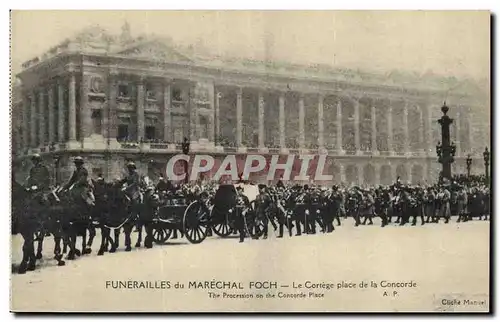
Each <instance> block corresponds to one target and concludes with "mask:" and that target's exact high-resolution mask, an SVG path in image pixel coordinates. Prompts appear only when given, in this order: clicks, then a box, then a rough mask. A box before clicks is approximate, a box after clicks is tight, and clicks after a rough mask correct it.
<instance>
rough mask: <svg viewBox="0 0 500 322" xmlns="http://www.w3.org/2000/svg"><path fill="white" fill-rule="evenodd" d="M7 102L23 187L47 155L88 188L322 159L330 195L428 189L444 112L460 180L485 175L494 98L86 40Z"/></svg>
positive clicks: (39, 67)
mask: <svg viewBox="0 0 500 322" xmlns="http://www.w3.org/2000/svg"><path fill="white" fill-rule="evenodd" d="M17 82H19V83H16V84H15V86H14V89H13V102H12V103H13V109H12V111H13V112H12V117H13V120H12V122H13V123H12V124H13V126H12V133H13V141H12V144H13V146H12V150H13V166H14V171H15V174H16V176H18V177H19V179H21V178H22V177H23V176H25V175H26V172H27V170H28V169H29V167H30V162H29V156H30V155H32V154H33V153H40V154H41V155H42V156H43V157H44V159H45V162H46V164H47V165H49V166H50V167H51V168H52V169H53V173H54V178H55V180H56V181H58V182H60V181H63V180H66V179H67V178H68V176H69V175H70V173H71V171H72V157H74V156H75V155H82V156H83V157H84V158H85V160H86V163H87V167H88V169H89V171H90V172H91V173H92V175H94V176H95V175H97V173H102V174H103V175H104V176H105V177H106V178H107V179H114V178H115V177H120V176H121V175H122V173H123V170H124V165H125V163H126V162H127V161H128V160H134V161H135V162H136V163H137V164H138V166H139V171H141V172H142V173H144V174H146V173H147V174H148V175H150V176H152V177H157V176H158V175H159V174H160V173H161V172H162V171H163V170H162V169H163V167H164V165H165V164H166V161H167V160H168V159H169V157H171V156H172V155H174V154H177V153H180V151H181V149H180V142H181V141H182V140H183V138H184V137H188V138H189V140H190V142H191V152H192V153H193V154H195V153H205V154H211V155H214V156H218V157H219V158H222V157H223V156H224V155H226V154H238V155H244V154H247V153H261V154H264V155H273V154H280V155H287V154H304V153H307V154H327V155H328V159H327V160H328V161H327V172H328V173H330V174H333V175H334V181H335V182H346V183H361V184H363V183H365V184H374V183H391V182H392V181H394V180H395V178H396V177H397V176H400V177H401V178H402V179H403V180H404V181H411V182H415V183H416V182H431V181H434V180H436V179H437V177H438V173H439V170H440V167H439V164H438V163H437V161H436V160H437V158H436V152H435V146H436V144H437V143H438V141H439V137H440V129H439V125H438V123H437V119H438V118H439V117H440V116H441V111H440V106H441V105H442V104H443V101H444V100H446V103H447V105H448V106H450V113H449V114H451V117H452V118H454V119H455V121H454V123H453V125H452V137H453V141H454V142H455V144H456V146H457V158H456V162H455V165H454V168H455V169H454V170H455V172H456V171H459V172H465V157H466V156H467V155H468V154H471V155H472V156H473V157H474V162H473V172H476V173H482V172H483V163H482V161H481V152H482V151H483V150H484V147H485V146H489V141H490V136H489V127H490V119H489V109H490V107H489V104H490V102H489V97H487V95H486V94H485V93H484V92H483V91H482V90H481V88H480V85H478V84H475V83H472V82H470V81H467V80H457V79H454V78H439V77H436V76H434V75H408V74H405V73H401V72H393V73H390V74H387V75H375V74H369V73H363V72H361V71H351V70H342V69H332V68H331V67H328V66H293V65H287V64H279V63H270V62H266V63H264V62H253V61H241V60H240V61H236V60H224V61H223V60H220V59H218V58H213V57H211V58H204V57H201V58H200V57H195V56H194V55H189V54H186V53H184V52H182V51H180V50H179V49H178V48H177V47H176V46H175V45H174V44H172V43H171V42H170V41H169V40H168V39H163V38H158V37H138V38H132V37H130V35H123V34H122V35H121V36H119V37H114V36H112V35H109V34H107V33H106V32H105V31H104V30H101V29H99V28H96V27H92V28H89V29H86V30H84V31H82V32H81V33H80V34H79V35H77V36H76V37H75V38H74V39H71V40H68V41H65V42H64V43H62V44H59V45H57V46H55V47H54V48H52V49H51V50H49V51H48V52H47V53H45V54H44V55H42V56H40V57H36V58H35V59H33V60H30V61H28V62H26V63H25V64H24V65H23V70H22V71H21V72H20V73H19V74H18V75H17Z"/></svg>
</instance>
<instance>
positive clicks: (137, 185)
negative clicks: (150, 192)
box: [118, 161, 143, 206]
mask: <svg viewBox="0 0 500 322" xmlns="http://www.w3.org/2000/svg"><path fill="white" fill-rule="evenodd" d="M127 170H128V174H127V176H126V177H125V178H123V179H122V180H119V181H118V184H119V185H124V184H125V187H124V188H123V190H124V191H125V194H126V195H127V197H128V198H130V201H131V204H132V206H137V205H139V204H140V203H141V202H142V198H143V196H142V192H141V184H142V182H141V176H140V175H139V173H138V172H137V167H136V165H135V163H134V162H132V161H131V162H129V163H127Z"/></svg>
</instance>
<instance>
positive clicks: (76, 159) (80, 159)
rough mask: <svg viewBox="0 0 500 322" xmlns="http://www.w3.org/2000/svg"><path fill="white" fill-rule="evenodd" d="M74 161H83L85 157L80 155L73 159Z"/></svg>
mask: <svg viewBox="0 0 500 322" xmlns="http://www.w3.org/2000/svg"><path fill="white" fill-rule="evenodd" d="M73 162H74V163H83V158H82V157H80V156H78V157H76V158H75V159H74V160H73Z"/></svg>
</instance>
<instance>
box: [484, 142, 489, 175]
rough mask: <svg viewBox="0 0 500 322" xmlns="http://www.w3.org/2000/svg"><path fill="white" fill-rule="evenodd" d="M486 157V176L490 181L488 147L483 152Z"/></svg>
mask: <svg viewBox="0 0 500 322" xmlns="http://www.w3.org/2000/svg"><path fill="white" fill-rule="evenodd" d="M483 157H484V174H485V175H486V180H489V179H490V171H489V170H490V167H489V166H490V151H488V147H486V148H485V149H484V152H483Z"/></svg>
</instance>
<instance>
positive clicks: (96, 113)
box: [92, 110, 102, 134]
mask: <svg viewBox="0 0 500 322" xmlns="http://www.w3.org/2000/svg"><path fill="white" fill-rule="evenodd" d="M92 125H93V133H94V134H101V133H102V113H101V110H93V111H92Z"/></svg>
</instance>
